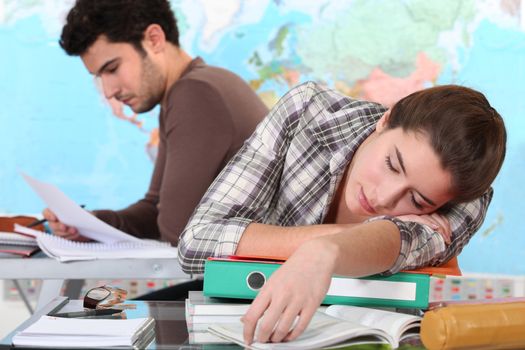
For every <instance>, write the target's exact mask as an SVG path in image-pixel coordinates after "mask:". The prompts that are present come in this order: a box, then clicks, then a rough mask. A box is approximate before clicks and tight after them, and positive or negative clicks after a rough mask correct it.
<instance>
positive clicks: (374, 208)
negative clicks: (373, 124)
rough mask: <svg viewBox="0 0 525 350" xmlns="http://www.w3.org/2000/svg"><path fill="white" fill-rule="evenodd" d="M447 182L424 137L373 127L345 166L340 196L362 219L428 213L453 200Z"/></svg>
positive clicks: (449, 176) (409, 132) (415, 133)
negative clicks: (373, 131)
mask: <svg viewBox="0 0 525 350" xmlns="http://www.w3.org/2000/svg"><path fill="white" fill-rule="evenodd" d="M451 181H452V176H451V174H450V172H449V171H445V170H444V169H443V168H442V167H441V163H440V160H439V158H438V156H437V154H436V153H435V152H434V150H433V149H432V146H431V145H430V141H429V139H428V136H427V135H425V134H424V133H421V132H412V131H408V132H405V131H403V130H402V129H401V128H395V129H389V130H385V129H384V126H380V125H379V124H378V128H377V130H376V132H375V133H374V134H372V135H371V136H370V137H369V138H368V139H367V140H366V141H365V143H363V144H362V145H361V147H360V148H359V150H358V151H357V153H356V155H355V157H354V159H353V160H352V163H351V164H350V168H349V172H348V175H347V178H346V186H345V192H344V197H343V198H344V201H345V203H346V206H347V208H348V209H349V210H350V212H351V214H352V215H356V216H357V217H361V218H362V219H364V218H367V217H372V216H378V215H392V216H399V215H406V214H428V213H431V212H434V211H435V210H436V209H438V208H439V207H441V206H442V205H444V204H446V203H447V202H448V201H450V200H451V199H453V195H452V194H451V192H450V189H451Z"/></svg>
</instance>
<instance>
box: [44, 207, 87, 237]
mask: <svg viewBox="0 0 525 350" xmlns="http://www.w3.org/2000/svg"><path fill="white" fill-rule="evenodd" d="M42 215H44V218H45V219H46V220H47V223H48V224H49V227H50V228H51V230H52V231H53V234H55V235H57V236H60V237H62V238H65V239H69V240H71V241H81V242H87V241H89V240H90V239H89V238H86V237H84V236H81V235H80V234H79V233H78V230H77V229H76V228H75V227H72V226H67V225H66V224H64V223H62V222H60V220H59V219H58V218H57V216H56V215H55V213H53V212H52V211H51V210H50V209H49V208H46V209H44V211H43V212H42Z"/></svg>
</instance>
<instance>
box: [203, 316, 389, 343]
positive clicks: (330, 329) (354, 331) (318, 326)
mask: <svg viewBox="0 0 525 350" xmlns="http://www.w3.org/2000/svg"><path fill="white" fill-rule="evenodd" d="M208 331H209V332H211V333H213V334H216V335H218V336H220V337H223V338H225V339H227V340H230V341H233V342H235V343H237V344H240V345H244V340H243V324H242V323H241V322H240V321H239V322H237V323H231V324H212V325H210V327H209V328H208ZM256 334H257V332H256ZM362 337H367V343H369V344H370V343H384V344H387V343H389V342H390V341H391V339H390V337H389V336H388V335H387V334H385V333H384V332H383V331H381V330H379V329H374V328H370V327H367V326H363V325H360V324H357V323H355V322H351V321H345V320H341V319H338V318H335V317H331V316H329V315H327V314H324V313H322V312H319V311H318V312H316V313H315V314H314V317H313V318H312V320H311V322H310V324H309V325H308V327H307V328H306V330H305V331H304V332H303V334H301V335H300V336H299V337H298V338H297V339H295V340H292V341H289V342H282V343H258V342H255V343H253V344H251V345H250V347H249V348H252V349H256V350H259V349H260V350H269V349H276V350H278V349H282V350H284V349H290V350H291V349H300V350H306V349H319V348H320V347H324V346H331V345H335V344H339V343H341V342H344V343H345V344H348V345H350V344H353V343H352V339H356V341H358V342H359V343H362V339H361V338H362Z"/></svg>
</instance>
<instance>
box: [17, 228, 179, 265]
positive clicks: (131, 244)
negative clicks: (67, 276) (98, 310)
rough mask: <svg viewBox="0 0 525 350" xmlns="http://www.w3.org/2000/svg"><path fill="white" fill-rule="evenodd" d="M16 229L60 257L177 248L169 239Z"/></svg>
mask: <svg viewBox="0 0 525 350" xmlns="http://www.w3.org/2000/svg"><path fill="white" fill-rule="evenodd" d="M15 231H16V232H19V233H22V234H26V235H32V236H34V237H35V238H36V241H37V243H38V246H39V247H40V249H42V251H43V252H44V253H45V254H46V255H47V256H49V257H51V258H54V259H56V260H58V261H62V262H66V261H78V260H97V259H145V258H157V259H158V258H177V248H175V247H172V246H171V245H170V244H169V243H168V242H160V241H154V240H146V239H142V240H136V241H120V242H113V243H101V242H75V241H70V240H67V239H64V238H62V237H58V236H54V235H51V234H47V233H44V232H41V231H37V230H33V229H30V228H27V227H25V226H21V225H18V224H15Z"/></svg>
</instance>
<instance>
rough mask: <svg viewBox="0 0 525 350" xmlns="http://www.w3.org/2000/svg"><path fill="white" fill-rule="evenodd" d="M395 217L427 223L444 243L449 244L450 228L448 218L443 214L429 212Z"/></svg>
mask: <svg viewBox="0 0 525 350" xmlns="http://www.w3.org/2000/svg"><path fill="white" fill-rule="evenodd" d="M397 218H398V219H399V220H401V221H411V222H417V223H420V224H423V225H427V226H429V227H430V228H431V229H433V230H434V231H436V232H437V233H439V234H440V235H441V237H443V239H444V240H445V243H446V244H450V242H451V236H452V229H451V228H450V223H449V221H448V219H447V218H446V217H445V216H444V215H440V214H437V213H431V214H425V215H402V216H398V217H397Z"/></svg>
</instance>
